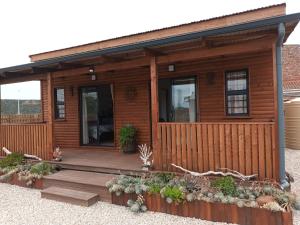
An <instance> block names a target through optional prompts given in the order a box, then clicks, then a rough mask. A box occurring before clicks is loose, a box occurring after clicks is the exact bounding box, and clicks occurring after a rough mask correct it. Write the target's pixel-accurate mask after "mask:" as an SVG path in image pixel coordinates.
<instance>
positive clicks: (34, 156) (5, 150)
mask: <svg viewBox="0 0 300 225" xmlns="http://www.w3.org/2000/svg"><path fill="white" fill-rule="evenodd" d="M2 151H3V152H4V153H5V154H6V155H10V154H11V153H12V152H11V151H10V150H8V149H7V148H5V147H3V148H2ZM24 157H25V158H27V159H36V160H39V161H42V159H41V158H39V157H38V156H36V155H29V154H24Z"/></svg>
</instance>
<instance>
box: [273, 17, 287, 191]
mask: <svg viewBox="0 0 300 225" xmlns="http://www.w3.org/2000/svg"><path fill="white" fill-rule="evenodd" d="M284 37H285V25H284V24H283V23H280V24H279V25H278V39H277V42H276V71H277V73H276V75H277V110H278V144H279V181H280V186H281V188H282V189H288V188H289V187H290V184H289V182H288V181H287V177H286V174H285V134H284V110H283V81H282V59H281V50H282V45H283V41H284Z"/></svg>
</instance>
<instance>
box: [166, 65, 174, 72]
mask: <svg viewBox="0 0 300 225" xmlns="http://www.w3.org/2000/svg"><path fill="white" fill-rule="evenodd" d="M168 71H169V72H174V71H175V65H174V64H170V65H169V66H168Z"/></svg>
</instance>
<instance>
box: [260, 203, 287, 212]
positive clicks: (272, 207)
mask: <svg viewBox="0 0 300 225" xmlns="http://www.w3.org/2000/svg"><path fill="white" fill-rule="evenodd" d="M262 207H263V208H264V209H269V210H271V211H282V212H284V211H285V210H284V209H283V208H282V207H281V206H280V205H279V204H278V203H277V202H268V203H266V204H264V205H263V206H262Z"/></svg>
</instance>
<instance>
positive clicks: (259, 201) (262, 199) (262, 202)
mask: <svg viewBox="0 0 300 225" xmlns="http://www.w3.org/2000/svg"><path fill="white" fill-rule="evenodd" d="M274 201H275V199H274V197H273V196H270V195H263V196H259V197H258V198H257V199H256V202H257V204H258V205H259V206H263V205H265V204H267V203H269V202H274Z"/></svg>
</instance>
